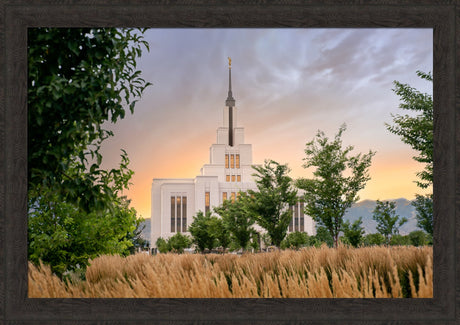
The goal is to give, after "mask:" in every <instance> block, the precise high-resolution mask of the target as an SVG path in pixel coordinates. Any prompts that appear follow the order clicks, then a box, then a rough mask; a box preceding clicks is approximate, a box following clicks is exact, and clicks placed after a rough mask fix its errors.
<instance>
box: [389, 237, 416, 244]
mask: <svg viewBox="0 0 460 325" xmlns="http://www.w3.org/2000/svg"><path fill="white" fill-rule="evenodd" d="M389 244H390V245H392V246H409V245H411V240H410V238H409V236H403V235H400V234H395V235H393V236H391V239H390V242H389Z"/></svg>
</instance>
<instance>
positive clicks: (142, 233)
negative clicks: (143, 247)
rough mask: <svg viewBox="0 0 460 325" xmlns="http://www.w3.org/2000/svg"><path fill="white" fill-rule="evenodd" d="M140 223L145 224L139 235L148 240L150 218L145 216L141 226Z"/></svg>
mask: <svg viewBox="0 0 460 325" xmlns="http://www.w3.org/2000/svg"><path fill="white" fill-rule="evenodd" d="M142 225H145V228H144V230H142V232H141V237H142V238H144V239H145V240H148V241H150V218H145V219H144V221H143V222H142V223H141V227H142Z"/></svg>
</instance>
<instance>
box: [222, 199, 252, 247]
mask: <svg viewBox="0 0 460 325" xmlns="http://www.w3.org/2000/svg"><path fill="white" fill-rule="evenodd" d="M248 199H249V197H248V196H247V194H246V193H243V192H241V193H240V195H239V197H238V198H237V199H236V200H235V201H233V202H232V201H230V200H225V201H224V202H223V203H222V205H220V206H219V207H216V208H214V211H215V212H216V213H217V214H218V215H220V216H221V217H222V221H223V224H224V228H225V229H228V231H229V232H230V236H231V240H232V241H233V242H235V243H236V248H242V249H243V250H245V249H246V248H247V247H248V245H249V243H250V241H251V235H252V234H253V233H254V228H253V225H254V223H255V220H254V218H253V217H252V216H251V214H250V213H249V212H248V209H247V206H246V202H247V200H248Z"/></svg>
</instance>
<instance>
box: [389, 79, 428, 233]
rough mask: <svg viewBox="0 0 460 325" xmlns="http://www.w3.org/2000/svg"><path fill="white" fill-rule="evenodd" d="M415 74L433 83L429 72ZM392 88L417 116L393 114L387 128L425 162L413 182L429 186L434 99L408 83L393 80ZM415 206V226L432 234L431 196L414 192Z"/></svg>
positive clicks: (406, 107) (405, 107)
mask: <svg viewBox="0 0 460 325" xmlns="http://www.w3.org/2000/svg"><path fill="white" fill-rule="evenodd" d="M417 75H418V76H419V77H420V78H422V79H424V80H426V81H429V82H433V76H432V75H431V73H425V72H422V71H417ZM394 85H395V88H394V89H393V91H394V92H395V93H396V94H397V95H398V96H399V97H400V98H401V101H402V103H401V104H400V105H399V107H400V108H401V109H404V110H407V111H410V112H416V113H418V114H417V115H415V116H414V115H408V114H406V115H396V116H394V115H392V117H393V122H394V125H389V124H387V123H385V125H386V128H387V129H388V130H389V131H390V132H391V133H393V134H396V135H398V136H400V137H401V140H402V141H403V142H404V143H407V144H408V145H410V146H411V148H412V149H414V150H415V151H417V152H418V155H417V156H415V157H413V159H414V160H415V161H418V162H420V163H423V164H425V168H424V169H423V171H421V172H418V173H417V177H418V178H419V179H420V181H416V183H417V185H418V186H419V187H421V188H428V187H429V186H431V185H432V184H433V98H432V96H431V95H429V94H427V93H421V92H419V91H418V90H416V89H415V88H412V87H410V86H409V85H408V84H402V83H400V82H398V81H394ZM412 205H413V206H414V207H415V209H416V212H417V214H416V218H417V221H418V223H417V226H418V227H420V228H421V229H423V230H425V231H426V232H427V233H429V234H430V235H431V236H432V235H433V195H432V194H428V195H425V196H422V195H419V194H417V195H416V200H415V201H414V202H412Z"/></svg>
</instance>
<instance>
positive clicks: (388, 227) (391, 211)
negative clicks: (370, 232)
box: [372, 200, 407, 244]
mask: <svg viewBox="0 0 460 325" xmlns="http://www.w3.org/2000/svg"><path fill="white" fill-rule="evenodd" d="M376 203H377V205H376V206H375V209H374V211H373V212H372V213H373V215H372V219H374V220H375V221H377V231H378V232H379V233H381V234H382V235H383V236H384V237H385V241H386V243H387V244H389V243H390V239H391V237H392V236H393V235H396V234H399V227H401V226H402V225H403V224H405V223H406V222H407V219H406V218H400V217H399V216H398V215H396V204H395V202H390V201H384V202H382V201H379V200H377V201H376ZM398 221H399V222H398Z"/></svg>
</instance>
